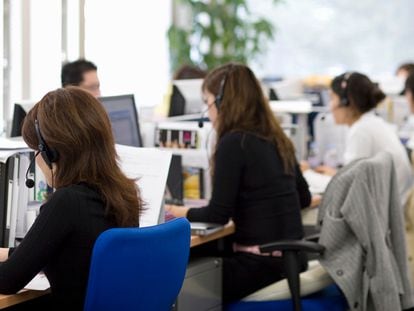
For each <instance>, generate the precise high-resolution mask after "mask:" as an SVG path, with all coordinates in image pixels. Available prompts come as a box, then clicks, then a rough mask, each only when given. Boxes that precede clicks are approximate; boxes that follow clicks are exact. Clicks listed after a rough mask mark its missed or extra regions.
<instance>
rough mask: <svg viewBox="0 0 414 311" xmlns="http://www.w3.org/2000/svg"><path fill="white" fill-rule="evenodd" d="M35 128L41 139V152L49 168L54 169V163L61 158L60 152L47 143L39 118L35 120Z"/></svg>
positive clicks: (39, 146)
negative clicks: (41, 130)
mask: <svg viewBox="0 0 414 311" xmlns="http://www.w3.org/2000/svg"><path fill="white" fill-rule="evenodd" d="M35 130H36V135H37V139H38V140H39V145H38V148H39V152H40V154H41V155H42V158H43V160H45V162H46V164H47V166H49V168H50V169H52V163H53V162H57V160H58V159H59V153H58V152H57V151H56V150H55V149H53V148H49V147H48V145H47V144H46V142H45V140H44V139H43V136H42V134H41V132H40V127H39V121H38V120H37V119H36V120H35Z"/></svg>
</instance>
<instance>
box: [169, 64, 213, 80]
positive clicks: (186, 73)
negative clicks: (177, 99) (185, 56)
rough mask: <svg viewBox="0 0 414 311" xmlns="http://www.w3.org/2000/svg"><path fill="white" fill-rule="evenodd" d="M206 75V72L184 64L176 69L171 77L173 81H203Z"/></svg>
mask: <svg viewBox="0 0 414 311" xmlns="http://www.w3.org/2000/svg"><path fill="white" fill-rule="evenodd" d="M206 75H207V71H205V70H203V69H201V68H199V67H197V66H194V65H188V64H185V65H182V66H181V67H180V68H178V69H177V71H176V72H175V74H174V76H173V80H184V79H203V78H204V77H205V76H206Z"/></svg>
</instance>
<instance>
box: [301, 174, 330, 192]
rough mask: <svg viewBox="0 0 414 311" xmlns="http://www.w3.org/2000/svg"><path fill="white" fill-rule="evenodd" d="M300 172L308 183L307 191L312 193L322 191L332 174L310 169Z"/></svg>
mask: <svg viewBox="0 0 414 311" xmlns="http://www.w3.org/2000/svg"><path fill="white" fill-rule="evenodd" d="M302 174H303V177H304V178H305V179H306V181H307V183H308V185H309V191H310V192H311V193H313V194H321V193H324V192H325V190H326V187H327V186H328V184H329V182H330V181H331V179H332V176H328V175H324V174H321V173H317V172H315V171H314V170H310V169H309V170H306V171H304V172H303V173H302Z"/></svg>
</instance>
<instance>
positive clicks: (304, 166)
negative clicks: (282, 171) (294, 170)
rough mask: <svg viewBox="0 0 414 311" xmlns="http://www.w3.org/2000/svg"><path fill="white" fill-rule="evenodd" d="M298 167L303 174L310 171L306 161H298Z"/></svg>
mask: <svg viewBox="0 0 414 311" xmlns="http://www.w3.org/2000/svg"><path fill="white" fill-rule="evenodd" d="M299 167H300V170H301V171H302V173H303V172H304V171H306V170H308V169H310V165H309V162H307V161H300V163H299Z"/></svg>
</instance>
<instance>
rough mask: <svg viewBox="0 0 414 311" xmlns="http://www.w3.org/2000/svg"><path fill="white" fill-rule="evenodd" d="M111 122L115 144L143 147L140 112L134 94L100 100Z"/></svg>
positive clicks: (101, 98)
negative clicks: (139, 120) (139, 119)
mask: <svg viewBox="0 0 414 311" xmlns="http://www.w3.org/2000/svg"><path fill="white" fill-rule="evenodd" d="M99 100H100V102H101V103H102V105H103V106H104V107H105V109H106V111H107V112H108V115H109V119H110V120H111V125H112V131H113V133H114V138H115V142H116V143H117V144H120V145H127V146H134V147H142V146H143V144H142V138H141V131H140V128H139V122H138V112H137V108H136V106H135V99H134V95H133V94H127V95H118V96H106V97H100V98H99Z"/></svg>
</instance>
